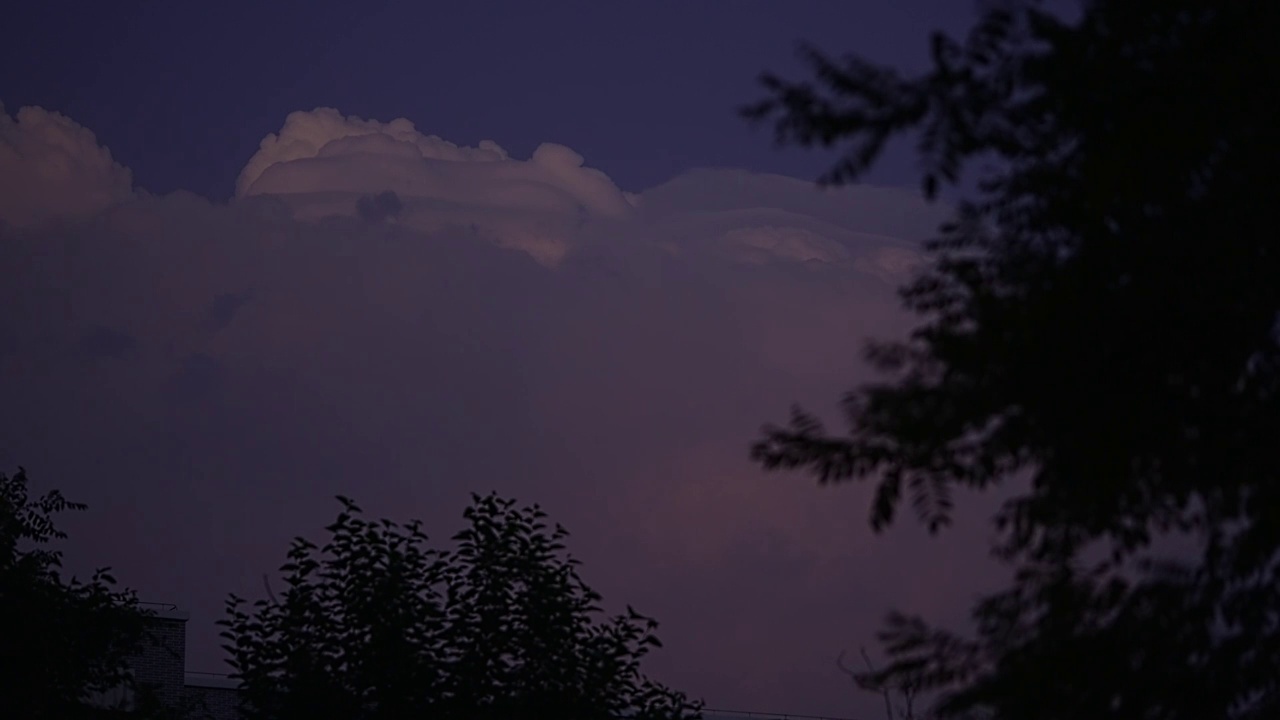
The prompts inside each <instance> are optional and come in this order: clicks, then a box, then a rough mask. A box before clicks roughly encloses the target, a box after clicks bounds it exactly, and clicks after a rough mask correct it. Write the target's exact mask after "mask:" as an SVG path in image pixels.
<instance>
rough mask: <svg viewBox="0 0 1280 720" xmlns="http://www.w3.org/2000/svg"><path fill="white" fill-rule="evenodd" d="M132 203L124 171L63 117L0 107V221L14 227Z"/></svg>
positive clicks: (91, 137)
mask: <svg viewBox="0 0 1280 720" xmlns="http://www.w3.org/2000/svg"><path fill="white" fill-rule="evenodd" d="M132 197H133V177H132V173H130V172H129V170H128V168H125V167H123V166H121V165H120V164H119V163H117V162H115V160H113V159H112V157H111V151H109V150H107V149H106V148H104V147H100V146H99V145H98V139H97V138H96V137H95V136H94V134H93V133H92V132H91V131H89V130H88V129H86V128H84V127H82V126H80V125H78V124H76V123H75V122H73V121H72V120H70V119H69V118H67V117H66V116H64V115H61V114H59V113H56V112H49V111H47V110H45V109H43V108H38V107H24V108H22V109H20V110H18V113H17V117H16V118H13V117H10V116H9V114H8V113H7V112H5V110H4V105H2V104H0V220H3V221H4V222H7V223H10V224H12V225H16V226H27V225H34V224H38V223H41V222H44V221H46V220H49V219H53V218H78V217H85V216H88V215H92V214H93V213H96V212H99V211H101V210H104V209H106V208H108V207H110V206H112V205H114V204H116V203H118V202H121V201H124V200H128V199H130V198H132Z"/></svg>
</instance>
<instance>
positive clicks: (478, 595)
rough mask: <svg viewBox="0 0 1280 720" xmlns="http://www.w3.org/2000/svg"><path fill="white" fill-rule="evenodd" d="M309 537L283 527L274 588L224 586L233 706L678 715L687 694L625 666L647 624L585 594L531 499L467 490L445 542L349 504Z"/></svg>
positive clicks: (457, 714) (317, 713)
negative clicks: (285, 549) (237, 683)
mask: <svg viewBox="0 0 1280 720" xmlns="http://www.w3.org/2000/svg"><path fill="white" fill-rule="evenodd" d="M339 501H340V502H341V503H342V506H343V510H342V512H341V514H339V516H338V518H337V520H336V522H334V523H333V524H331V525H329V526H328V528H326V529H327V531H328V532H329V533H330V536H331V537H330V540H329V541H328V542H327V543H326V544H325V545H324V546H323V547H322V548H318V547H317V546H316V545H315V544H314V543H311V542H310V541H307V540H305V539H303V538H298V539H296V540H295V541H294V543H293V546H292V548H291V550H290V551H289V555H288V562H287V563H286V564H285V565H284V566H283V567H282V568H281V570H282V571H283V572H284V573H285V575H286V579H285V585H286V587H285V588H284V590H283V592H282V594H281V595H280V597H279V598H278V599H277V598H276V597H275V596H274V594H273V593H270V591H269V593H270V594H271V597H269V598H264V599H261V600H258V601H256V602H255V603H254V604H253V606H252V608H246V607H245V601H244V600H242V599H241V598H238V597H236V596H234V595H233V596H231V598H230V600H229V601H228V603H227V611H228V617H227V619H225V620H223V621H221V624H222V625H223V626H225V628H226V630H225V631H224V632H223V633H222V636H223V637H224V638H226V639H227V640H228V644H227V645H225V646H224V647H225V648H226V649H227V650H228V652H229V653H230V654H231V664H232V666H233V667H234V669H235V673H234V674H233V677H238V678H239V679H240V680H241V682H242V683H243V687H244V690H245V700H246V703H247V706H246V708H245V709H246V712H247V715H246V717H247V718H249V719H250V720H253V719H255V718H264V719H266V718H270V719H271V720H286V719H289V718H319V717H322V718H342V719H354V718H361V719H365V718H367V719H370V720H372V719H381V718H397V719H398V718H406V717H432V718H441V719H442V720H448V719H450V718H458V719H466V720H470V719H472V718H477V719H478V718H485V719H488V718H494V719H497V718H504V719H506V718H512V719H519V718H530V719H531V720H532V719H534V718H565V719H567V720H574V719H582V720H603V719H604V718H621V717H634V718H639V719H641V720H643V719H648V718H652V719H653V720H659V719H662V720H685V719H686V718H689V719H692V718H696V717H699V716H700V708H701V703H690V702H688V701H687V700H686V698H685V696H684V695H683V694H682V693H678V692H674V691H672V690H669V689H667V688H665V687H663V686H661V685H659V684H657V683H654V682H652V681H650V680H648V679H647V678H645V677H644V676H643V675H642V674H641V673H640V668H639V665H640V661H641V659H642V658H643V657H644V655H645V654H646V653H647V652H648V650H649V648H650V647H656V646H659V645H660V643H659V641H658V639H657V637H656V636H654V634H653V631H654V629H655V628H656V627H657V623H656V622H655V621H653V620H652V619H649V618H647V617H644V616H643V615H640V614H639V613H637V612H635V611H634V610H631V609H630V608H628V610H627V614H626V615H623V616H619V617H616V618H613V619H612V620H611V621H609V622H605V623H596V622H594V620H593V616H594V615H596V614H597V613H598V612H599V609H598V608H597V606H596V602H597V601H598V600H600V596H599V595H597V594H596V593H595V592H594V591H592V590H591V589H590V588H589V587H587V585H586V584H585V583H584V582H583V581H582V580H581V579H580V577H579V576H578V572H577V565H578V562H577V561H576V560H574V559H573V558H572V557H570V556H568V555H566V554H565V552H564V545H563V540H564V539H565V538H566V536H567V535H568V533H567V532H566V531H565V530H564V529H563V528H562V527H560V526H559V525H555V526H554V527H551V528H548V527H547V525H546V522H545V517H546V516H545V514H544V513H543V512H542V511H541V510H540V509H538V507H537V506H536V505H535V506H532V507H518V506H517V505H516V504H515V502H514V501H513V500H507V499H502V498H499V497H497V496H496V495H492V494H491V495H488V496H484V497H481V496H473V502H472V504H471V505H470V506H469V507H468V508H467V509H466V511H465V512H464V517H465V519H466V520H467V521H468V523H469V525H468V527H467V528H466V529H464V530H463V531H461V532H460V533H458V534H457V535H455V536H454V541H455V547H454V549H452V550H450V551H443V550H437V549H433V548H431V547H429V546H428V545H427V544H426V543H427V536H426V535H425V534H423V532H422V530H421V527H420V525H419V524H418V523H417V522H414V523H410V524H408V525H406V526H403V527H402V526H400V525H398V524H396V523H393V522H391V521H389V520H382V521H376V522H375V521H369V520H365V519H364V518H363V517H362V516H361V510H360V508H359V507H358V506H356V504H355V503H354V502H352V501H351V500H349V499H347V498H342V497H339Z"/></svg>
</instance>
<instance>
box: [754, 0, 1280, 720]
mask: <svg viewBox="0 0 1280 720" xmlns="http://www.w3.org/2000/svg"><path fill="white" fill-rule="evenodd" d="M1082 10H1083V12H1082V16H1081V19H1080V21H1079V22H1077V23H1067V22H1064V21H1061V20H1059V19H1058V18H1057V17H1055V16H1054V15H1052V14H1050V13H1048V12H1045V11H1043V10H1041V9H1040V8H1039V5H1038V3H1035V2H1026V1H1023V2H1001V3H991V4H989V5H988V6H987V8H986V9H985V10H984V11H983V13H982V15H981V17H980V20H979V21H978V23H977V24H976V26H975V27H974V29H973V30H972V31H971V32H970V34H969V35H968V37H967V38H966V39H965V40H963V41H956V40H953V39H951V38H948V37H945V36H942V35H937V36H935V37H934V39H933V41H932V45H931V50H932V61H933V62H932V69H931V70H930V71H929V72H927V73H925V74H924V75H922V76H920V77H903V76H902V75H900V74H899V73H897V72H895V71H893V70H891V69H886V68H882V67H877V66H875V65H873V64H871V63H868V62H866V61H864V60H861V59H859V58H856V57H853V58H847V59H844V60H840V61H837V60H833V59H831V58H829V57H827V56H826V55H823V54H822V53H820V52H818V51H816V50H813V49H810V48H806V49H804V51H803V52H804V54H805V57H806V58H808V60H809V61H810V62H811V64H812V66H813V68H814V71H815V74H816V80H817V82H816V84H810V83H792V82H787V81H783V80H781V79H779V78H776V77H773V76H766V77H765V78H764V81H763V82H764V85H765V87H766V88H767V89H768V91H769V98H768V99H767V100H765V101H763V102H761V103H758V104H756V105H753V106H751V107H749V108H746V109H745V110H744V114H746V115H747V116H748V117H751V118H754V119H757V120H772V121H773V122H774V124H775V128H776V131H777V136H778V139H779V141H781V142H794V143H799V144H802V145H820V146H836V145H839V146H841V147H843V148H844V152H843V154H842V156H841V160H840V161H839V163H838V164H837V165H836V166H835V168H834V169H833V170H832V171H831V172H830V173H829V174H828V175H826V176H825V177H824V178H823V181H824V182H833V183H840V182H846V181H849V180H852V179H854V178H856V177H857V176H858V174H859V173H861V172H863V171H864V170H866V168H867V167H868V166H869V165H870V164H871V163H872V162H873V161H874V160H875V159H876V157H877V155H878V153H879V151H880V149H881V148H882V147H883V144H884V142H885V141H886V140H887V139H888V138H890V137H892V136H894V135H895V134H899V133H904V132H908V131H910V132H918V138H919V151H920V153H919V154H920V158H921V161H922V171H923V177H924V190H925V192H926V194H927V195H929V196H933V195H934V194H935V193H936V191H937V189H938V187H939V185H940V184H941V183H948V182H954V181H956V180H957V179H958V178H959V176H960V173H961V171H962V170H963V169H964V168H965V167H966V166H973V165H975V164H982V166H983V170H982V171H981V176H980V178H979V184H978V188H979V190H978V193H977V196H976V197H972V198H968V199H966V200H964V201H962V202H960V203H959V205H958V208H957V211H956V215H955V218H954V221H953V222H951V223H949V224H948V225H946V226H944V227H943V228H942V229H941V231H940V237H938V238H937V239H935V240H934V241H932V242H931V243H930V244H929V246H928V249H929V251H930V253H931V255H932V258H933V262H932V263H931V265H930V266H929V268H928V269H927V270H925V271H924V272H923V273H921V274H920V275H919V276H918V277H917V278H916V280H915V281H914V282H913V283H911V284H910V285H908V286H907V287H905V288H904V289H903V291H902V296H903V299H904V301H905V303H906V305H907V307H908V308H909V309H911V310H912V311H914V312H915V313H916V314H917V315H918V316H919V318H920V319H921V324H920V325H919V326H918V327H917V328H916V329H915V330H914V331H913V333H912V334H911V335H910V338H909V339H908V340H907V341H905V342H901V343H878V344H873V345H871V346H870V347H869V349H868V357H869V359H870V360H871V361H872V362H873V364H874V365H875V366H876V367H877V368H878V369H879V370H880V371H882V373H883V375H884V379H883V380H882V381H879V382H877V383H873V384H870V385H867V386H864V387H862V388H859V389H857V390H855V391H854V392H852V393H850V394H849V395H848V396H847V398H846V400H845V404H844V408H845V414H846V416H847V419H848V422H849V425H850V430H851V431H850V432H849V433H848V434H847V435H840V436H832V435H829V434H828V433H827V432H826V431H825V430H824V428H823V427H822V426H821V425H820V424H819V423H818V422H817V421H816V420H815V419H814V418H813V417H812V416H810V415H808V414H806V413H804V412H801V411H798V410H797V411H796V412H795V413H794V415H793V419H792V421H791V423H790V424H789V425H788V426H785V427H769V428H767V429H766V431H765V437H764V438H763V439H762V440H761V441H760V442H758V443H757V444H756V445H755V446H754V448H753V456H754V457H755V458H756V459H757V460H758V461H759V462H761V463H762V464H763V465H765V466H766V467H769V468H805V469H808V470H810V471H813V472H814V473H815V474H817V475H818V477H819V478H820V480H821V481H822V482H835V481H842V480H847V479H872V480H874V481H875V482H877V493H876V500H875V503H874V507H873V511H872V517H871V521H872V524H873V526H874V527H876V528H877V529H879V528H882V527H884V526H886V525H887V524H889V523H890V522H891V521H892V520H893V518H894V514H895V510H896V509H897V507H898V504H899V502H900V499H901V498H902V496H903V494H904V493H906V494H909V495H910V498H911V500H912V504H913V505H914V506H915V510H916V511H917V513H918V514H919V515H920V516H921V517H922V518H923V520H924V521H925V522H926V523H927V524H928V525H929V527H930V528H931V529H932V530H934V531H937V530H939V529H941V528H942V527H944V526H945V525H946V524H947V521H948V518H949V515H950V510H951V507H952V494H953V491H954V489H956V488H971V489H978V490H981V489H984V488H988V487H991V486H993V485H996V484H999V483H1002V482H1009V481H1010V480H1011V479H1013V478H1017V477H1025V478H1027V479H1029V489H1028V490H1027V491H1026V492H1023V493H1021V494H1019V495H1017V496H1016V497H1014V498H1013V499H1011V500H1009V501H1008V502H1007V503H1006V504H1005V505H1004V506H1003V509H1002V511H1001V513H1000V514H999V516H998V518H997V529H998V531H999V541H998V546H997V548H996V549H997V551H998V554H999V556H1000V557H1001V558H1003V559H1004V560H1005V561H1006V562H1009V563H1012V564H1014V565H1015V566H1016V567H1017V569H1018V579H1017V581H1016V583H1015V585H1014V587H1013V588H1012V589H1010V590H1009V591H1007V592H1005V593H1001V594H998V595H995V596H993V597H990V598H987V599H985V600H984V601H983V602H982V603H980V604H979V605H978V606H977V607H976V608H975V612H974V619H975V622H976V624H977V627H978V635H977V637H976V638H975V639H972V640H970V639H964V638H960V637H958V636H956V635H953V634H951V633H946V632H943V631H940V630H936V629H933V628H930V627H928V626H926V625H925V624H923V622H921V621H919V620H918V619H911V618H900V617H899V618H893V619H891V622H890V624H889V626H888V627H887V628H886V631H885V639H886V641H887V642H888V649H889V650H890V651H891V654H892V655H893V657H894V659H895V662H894V663H893V664H892V665H891V666H890V667H888V668H887V669H885V670H884V671H883V672H881V673H879V674H878V675H879V677H880V679H882V680H887V679H888V678H891V677H898V678H902V677H908V676H910V677H912V678H914V679H916V680H919V681H922V682H925V683H926V684H927V685H930V686H932V687H934V688H936V689H939V690H941V691H943V700H942V703H941V705H940V706H939V708H938V710H939V711H940V712H942V714H944V715H952V716H959V715H963V714H966V713H973V714H983V713H986V714H989V715H993V716H995V717H999V718H1028V717H1036V718H1108V717H1116V718H1120V717H1123V718H1126V719H1132V718H1209V717H1213V718H1222V717H1231V716H1236V717H1250V718H1262V717H1280V596H1278V593H1280V563H1278V562H1277V559H1278V551H1280V481H1278V480H1280V477H1278V476H1280V453H1277V452H1275V443H1276V441H1277V440H1278V439H1280V345H1278V344H1277V312H1278V311H1280V243H1278V242H1277V240H1276V239H1277V237H1278V236H1280V222H1278V221H1280V217H1278V216H1277V215H1278V213H1280V202H1277V201H1278V200H1280V198H1278V197H1277V195H1278V192H1277V191H1278V190H1280V84H1278V83H1276V81H1275V78H1276V77H1280V47H1278V43H1277V38H1280V4H1277V3H1268V2H1249V1H1242V2H1217V1H1213V0H1201V1H1199V2H1197V1H1193V0H1117V1H1102V0H1098V1H1095V2H1086V3H1083V6H1082ZM1177 533H1182V534H1186V535H1189V536H1190V537H1192V538H1193V539H1194V540H1195V541H1196V543H1197V547H1198V548H1199V551H1198V553H1197V554H1196V556H1195V557H1194V559H1193V560H1190V561H1185V562H1183V563H1181V564H1179V565H1173V566H1169V565H1153V564H1151V563H1150V562H1147V560H1146V558H1147V557H1148V556H1149V555H1150V554H1151V548H1152V543H1153V542H1154V541H1156V540H1158V539H1159V538H1161V537H1165V536H1168V535H1170V534H1177ZM1102 551H1105V552H1102ZM1099 552H1100V553H1101V557H1102V558H1103V559H1101V560H1093V561H1089V560H1088V559H1089V558H1093V557H1094V554H1095V553H1099Z"/></svg>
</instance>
